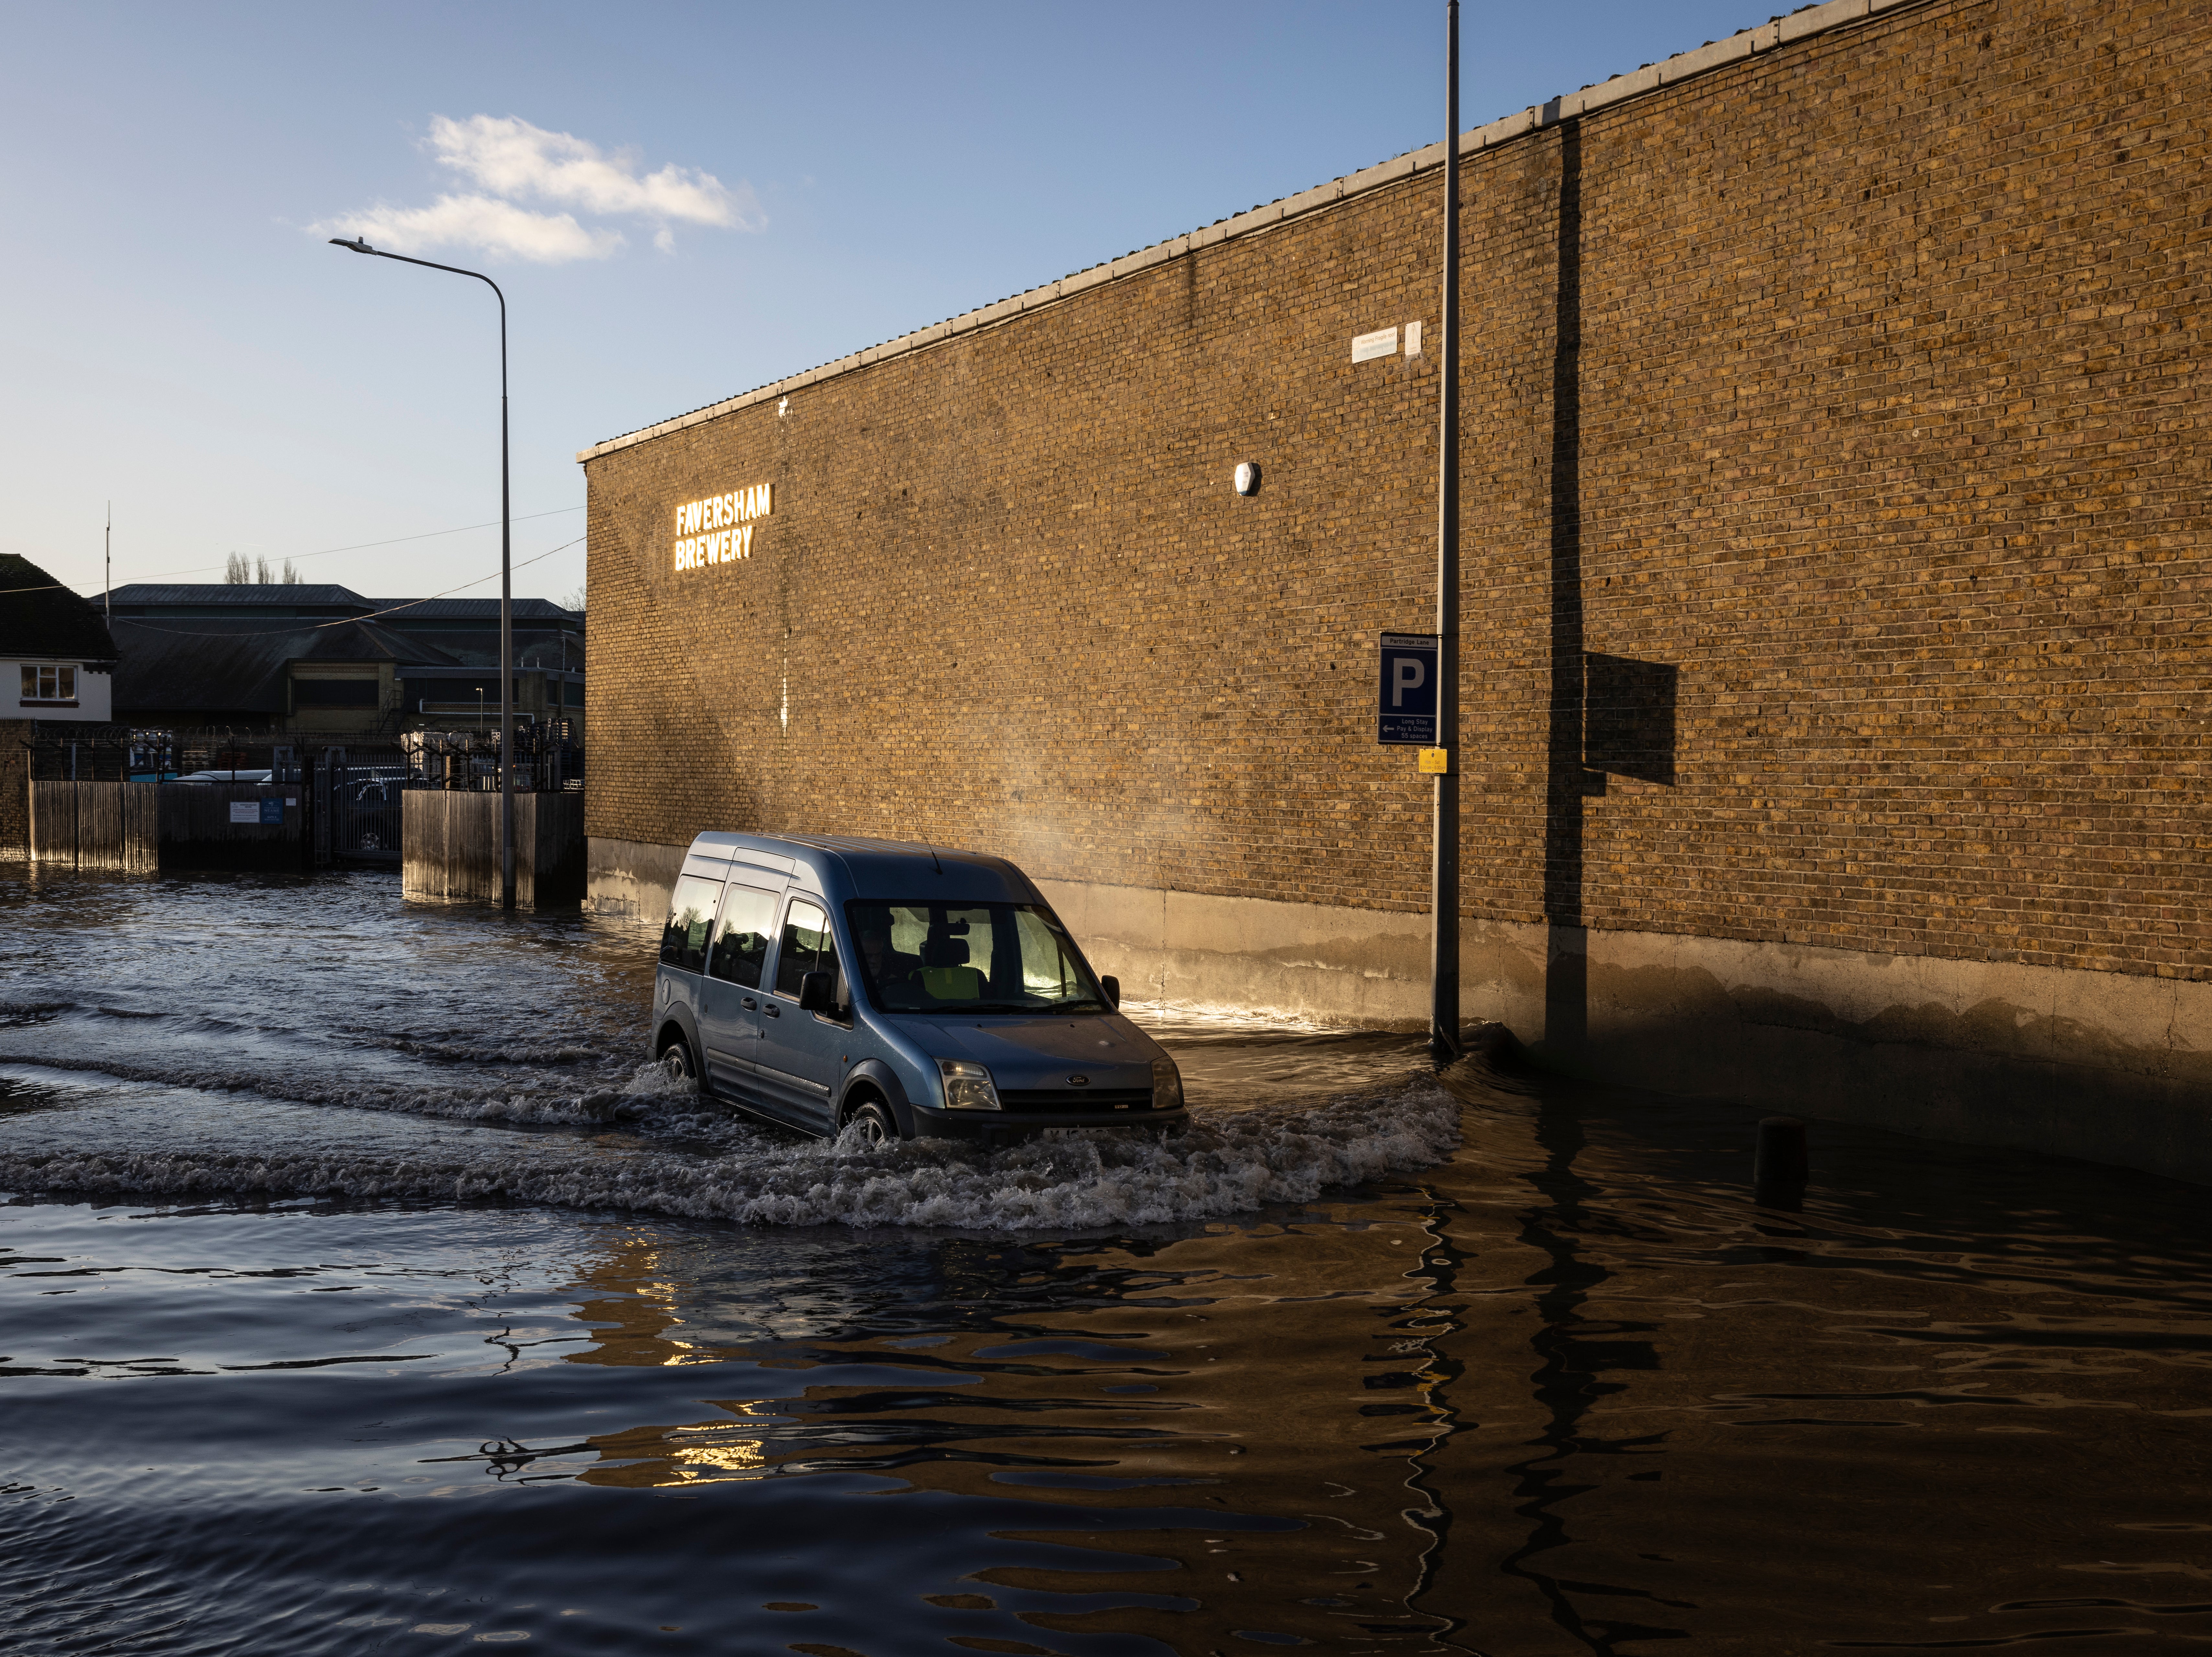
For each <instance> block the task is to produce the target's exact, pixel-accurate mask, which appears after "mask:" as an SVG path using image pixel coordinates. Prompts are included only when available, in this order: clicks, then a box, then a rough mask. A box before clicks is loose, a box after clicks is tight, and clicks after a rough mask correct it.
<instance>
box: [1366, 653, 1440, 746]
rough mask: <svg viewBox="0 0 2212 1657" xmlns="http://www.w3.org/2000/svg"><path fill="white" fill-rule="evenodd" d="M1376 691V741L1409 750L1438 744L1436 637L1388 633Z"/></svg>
mask: <svg viewBox="0 0 2212 1657" xmlns="http://www.w3.org/2000/svg"><path fill="white" fill-rule="evenodd" d="M1382 657H1383V673H1382V678H1381V681H1380V683H1378V684H1377V686H1376V701H1375V740H1376V742H1378V743H1395V744H1399V745H1401V746H1403V747H1407V748H1433V747H1435V746H1436V744H1437V635H1436V634H1433V633H1386V634H1383V651H1382Z"/></svg>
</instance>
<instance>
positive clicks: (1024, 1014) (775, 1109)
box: [653, 834, 1185, 1144]
mask: <svg viewBox="0 0 2212 1657" xmlns="http://www.w3.org/2000/svg"><path fill="white" fill-rule="evenodd" d="M1120 1006H1121V986H1119V985H1118V984H1116V983H1115V981H1114V980H1112V979H1111V978H1100V977H1098V976H1097V974H1094V973H1092V971H1091V966H1090V963H1089V962H1086V961H1085V960H1084V958H1083V952H1082V951H1081V950H1079V949H1078V948H1076V946H1075V940H1074V939H1073V938H1070V937H1069V936H1068V935H1067V929H1066V927H1064V926H1061V925H1060V919H1059V917H1058V916H1056V915H1054V913H1053V912H1052V907H1051V905H1049V904H1048V903H1047V902H1046V901H1045V900H1044V895H1043V894H1042V893H1041V892H1039V891H1038V890H1037V889H1036V887H1035V886H1033V885H1032V884H1030V879H1029V877H1028V876H1026V875H1024V874H1023V873H1022V871H1020V870H1019V869H1017V868H1016V867H1015V866H1014V865H1012V864H1011V863H1008V862H1007V861H1006V859H1003V858H994V857H981V856H978V855H976V854H975V853H969V852H952V851H946V850H945V849H943V848H942V847H928V846H908V845H902V844H900V843H898V842H896V841H882V840H857V839H847V838H844V837H842V836H832V835H725V834H707V835H700V836H699V837H698V839H696V840H695V841H692V842H691V847H690V851H689V852H687V853H685V855H684V871H683V873H682V875H681V876H680V877H678V880H677V883H676V889H675V892H674V894H673V895H672V897H671V901H670V904H669V914H668V925H667V927H666V929H665V932H663V933H662V935H661V942H660V965H659V970H658V971H657V972H656V973H655V974H654V977H653V1055H654V1057H655V1058H656V1059H659V1062H660V1063H661V1064H662V1065H664V1066H665V1068H666V1069H667V1071H668V1072H669V1074H670V1075H671V1077H677V1078H679V1079H682V1078H687V1077H688V1078H695V1079H696V1081H697V1083H698V1085H699V1090H700V1092H701V1093H702V1094H703V1095H706V1096H709V1097H712V1098H714V1099H719V1100H725V1101H727V1102H729V1103H731V1104H733V1105H736V1106H738V1107H739V1108H743V1109H744V1110H748V1111H751V1112H753V1113H755V1114H757V1115H761V1116H765V1117H768V1118H769V1119H771V1120H775V1121H778V1122H782V1123H785V1124H787V1125H788V1126H792V1127H795V1128H800V1129H803V1130H805V1132H809V1133H815V1134H820V1135H823V1136H829V1135H834V1134H836V1133H840V1132H843V1131H844V1130H845V1129H847V1128H848V1127H851V1128H854V1129H856V1130H857V1131H858V1132H860V1135H861V1136H862V1138H864V1139H866V1140H867V1141H868V1142H870V1143H872V1144H884V1143H888V1142H889V1141H890V1140H893V1139H900V1138H931V1137H935V1138H969V1139H982V1140H986V1141H989V1140H994V1139H998V1138H1015V1137H1018V1136H1021V1135H1024V1134H1030V1133H1037V1132H1043V1131H1044V1130H1045V1129H1048V1128H1065V1127H1084V1128H1094V1127H1114V1128H1119V1127H1130V1128H1140V1127H1141V1128H1152V1129H1167V1128H1173V1127H1176V1126H1181V1125H1182V1122H1183V1120H1185V1117H1184V1110H1183V1101H1182V1075H1181V1074H1180V1073H1179V1072H1178V1071H1176V1064H1175V1060H1174V1059H1170V1058H1169V1057H1168V1055H1167V1054H1166V1053H1164V1052H1163V1051H1162V1050H1161V1048H1160V1047H1159V1044H1158V1042H1156V1041H1153V1040H1152V1037H1150V1036H1149V1035H1146V1034H1145V1033H1144V1032H1143V1031H1142V1030H1140V1029H1138V1028H1137V1027H1136V1026H1135V1025H1134V1024H1133V1023H1130V1022H1129V1021H1128V1020H1127V1018H1125V1017H1122V1016H1121V1011H1120Z"/></svg>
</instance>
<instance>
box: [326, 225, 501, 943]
mask: <svg viewBox="0 0 2212 1657" xmlns="http://www.w3.org/2000/svg"><path fill="white" fill-rule="evenodd" d="M331 246H333V247H343V248H344V249H346V250H347V252H353V253H370V254H374V256H375V257H376V258H380V259H398V261H399V262H400V263H401V264H419V265H421V266H422V268H423V269H424V270H444V271H447V272H449V273H450V274H452V275H453V276H474V277H475V278H476V279H477V281H478V282H482V283H483V285H484V286H485V287H487V288H490V289H491V291H492V292H493V294H495V295H496V296H497V298H498V300H499V907H501V908H502V909H512V908H513V907H514V598H513V582H512V580H511V579H510V578H511V572H510V569H509V564H508V560H509V556H510V555H511V553H512V550H513V528H514V523H513V513H512V511H511V508H510V505H509V496H508V490H507V295H506V294H502V293H501V292H500V291H499V284H498V283H497V282H494V281H493V280H492V279H491V278H490V277H489V276H486V275H484V273H483V271H481V270H462V269H461V267H460V266H459V265H458V264H434V263H433V262H432V261H430V260H428V259H410V258H408V257H407V255H406V254H404V253H387V252H385V251H384V250H383V249H382V248H380V247H371V246H369V245H368V243H367V242H366V241H364V240H361V239H360V238H359V237H356V238H355V239H354V240H351V241H347V240H344V239H343V237H339V236H332V237H331ZM477 695H478V698H479V701H481V698H482V695H483V693H482V692H481V691H479V692H478V693H477ZM477 719H478V721H479V722H480V723H481V721H482V719H483V714H482V713H478V714H477Z"/></svg>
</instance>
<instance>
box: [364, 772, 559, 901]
mask: <svg viewBox="0 0 2212 1657" xmlns="http://www.w3.org/2000/svg"><path fill="white" fill-rule="evenodd" d="M499 800H500V797H499V796H498V795H497V794H491V793H477V792H467V791H459V790H455V791H447V790H445V789H440V788H410V789H409V790H408V791H407V795H406V806H405V814H406V815H405V820H404V823H403V825H402V827H401V829H400V840H399V845H400V877H399V880H400V890H401V892H402V893H403V894H404V895H406V896H408V897H410V898H417V899H422V900H424V901H430V902H439V903H496V902H498V901H499ZM585 870H586V855H585V841H584V797H583V795H582V794H580V793H577V792H573V791H572V792H562V793H557V794H555V793H544V794H517V795H516V796H515V797H514V901H515V904H516V906H517V907H520V908H525V909H550V908H555V907H564V906H566V905H568V904H571V903H580V902H582V901H583V898H584V879H585Z"/></svg>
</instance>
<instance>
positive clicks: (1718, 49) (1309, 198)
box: [576, 0, 1933, 463]
mask: <svg viewBox="0 0 2212 1657" xmlns="http://www.w3.org/2000/svg"><path fill="white" fill-rule="evenodd" d="M1929 3H1933V0H1829V3H1827V4H1826V5H1816V6H1805V7H1802V8H1801V9H1798V10H1796V11H1794V12H1792V13H1790V15H1788V16H1786V17H1777V18H1774V19H1771V21H1767V22H1765V23H1761V24H1760V25H1759V27H1756V28H1748V29H1745V30H1743V31H1741V33H1735V34H1731V35H1729V37H1728V38H1727V39H1724V40H1711V41H1708V42H1706V44H1705V45H1704V46H1699V47H1698V48H1697V50H1695V51H1694V52H1677V53H1676V54H1675V55H1674V57H1672V58H1667V59H1665V60H1664V61H1662V62H1660V63H1656V64H1645V65H1644V67H1643V68H1641V69H1639V70H1636V71H1635V72H1634V73H1633V74H1629V75H1616V76H1613V78H1612V79H1611V80H1609V81H1601V82H1599V83H1598V84H1597V85H1595V86H1589V87H1584V88H1583V89H1582V90H1581V91H1579V92H1574V93H1567V94H1562V95H1561V96H1559V97H1557V98H1553V99H1551V100H1548V101H1547V102H1545V103H1541V104H1532V105H1530V106H1528V108H1526V109H1522V110H1516V111H1515V112H1513V113H1512V114H1510V115H1505V116H1501V117H1499V118H1498V119H1497V120H1494V121H1492V122H1491V123H1489V124H1487V125H1485V126H1479V127H1476V128H1475V129H1474V130H1472V131H1470V132H1465V133H1462V134H1461V135H1460V141H1459V148H1460V153H1461V154H1462V155H1479V154H1480V153H1481V152H1482V151H1484V150H1486V149H1495V148H1496V147H1498V145H1499V144H1503V143H1510V142H1511V141H1512V140H1514V139H1516V138H1519V137H1524V136H1526V135H1527V134H1528V133H1531V132H1535V131H1540V130H1542V129H1543V128H1545V127H1547V126H1553V125H1556V124H1558V123H1559V122H1561V121H1565V120H1571V119H1573V118H1576V117H1577V116H1582V115H1588V114H1589V113H1591V112H1593V111H1595V110H1600V109H1604V108H1607V107H1608V106H1612V105H1614V104H1618V103H1623V102H1626V100H1629V99H1632V98H1638V97H1641V96H1643V95H1644V94H1646V93H1650V92H1656V91H1657V90H1659V89H1660V88H1663V87H1673V86H1677V85H1680V83H1681V82H1684V81H1686V80H1689V79H1690V78H1691V77H1692V76H1699V75H1704V74H1706V73H1709V72H1710V71H1711V70H1717V69H1723V68H1725V67H1727V66H1728V65H1729V64H1735V63H1741V62H1742V61H1743V60H1744V59H1745V58H1754V57H1757V56H1758V55H1759V53H1761V52H1771V51H1773V50H1774V49H1775V48H1777V47H1778V46H1789V45H1791V44H1793V43H1794V42H1796V41H1799V40H1803V39H1809V38H1810V37H1811V36H1813V35H1815V34H1823V33H1826V32H1827V31H1829V30H1831V29H1835V28H1841V27H1845V26H1847V25H1849V24H1851V23H1856V22H1858V21H1862V20H1863V19H1865V18H1868V17H1871V16H1875V15H1878V14H1880V13H1882V12H1887V11H1895V10H1899V9H1902V8H1904V7H1906V6H1916V5H1926V4H1929ZM1443 159H1444V147H1443V144H1442V143H1433V144H1429V145H1427V146H1425V148H1423V149H1414V150H1409V151H1407V153H1406V154H1405V155H1396V156H1393V157H1392V158H1391V159H1390V160H1389V161H1383V162H1381V163H1379V164H1377V165H1376V166H1374V167H1366V168H1364V169H1362V170H1361V171H1359V172H1358V173H1346V175H1345V176H1344V177H1343V178H1340V179H1331V180H1330V181H1329V182H1328V183H1327V184H1323V185H1316V186H1314V188H1312V189H1310V190H1306V191H1300V192H1299V193H1298V194H1297V195H1295V196H1286V197H1284V198H1283V199H1281V200H1280V201H1275V202H1270V203H1267V205H1265V206H1262V207H1255V208H1254V209H1251V210H1250V211H1249V212H1246V213H1239V214H1237V215H1234V216H1232V217H1230V218H1225V219H1222V220H1220V221H1218V222H1216V223H1213V224H1210V225H1207V226H1206V227H1204V228H1201V229H1197V230H1192V231H1188V232H1186V233H1185V234H1182V235H1180V236H1175V237H1171V238H1170V239H1169V240H1166V241H1162V242H1155V243H1154V244H1153V245H1152V246H1150V247H1143V248H1139V249H1137V250H1135V251H1134V252H1128V253H1125V254H1123V255H1122V256H1121V258H1116V259H1108V260H1105V261H1103V262H1102V263H1100V264H1094V265H1092V266H1091V268H1090V269H1089V270H1078V271H1076V272H1074V273H1073V275H1070V276H1062V277H1060V279H1059V280H1058V281H1057V282H1046V283H1045V284H1043V285H1042V287H1038V288H1030V289H1029V290H1028V291H1027V292H1025V293H1020V294H1012V295H1010V296H1008V297H1007V298H1006V299H1002V300H997V301H996V302H994V303H993V304H990V305H986V306H982V307H978V308H977V309H975V310H973V311H967V312H963V313H961V314H960V315H959V316H957V317H950V318H947V319H945V321H943V322H939V323H934V324H932V325H930V326H929V327H927V328H921V329H917V330H915V331H914V332H912V333H909V334H902V335H900V336H899V337H897V338H896V339H891V340H886V341H884V343H881V344H879V345H872V346H869V347H868V348H867V349H865V350H861V351H855V352H854V353H853V354H851V355H848V356H842V357H839V358H838V359H837V360H836V361H834V362H828V363H824V364H823V365H822V366H821V367H815V368H808V369H805V370H804V371H803V372H801V373H796V374H792V375H789V376H787V377H786V378H785V379H779V380H775V381H773V382H771V383H770V384H769V385H761V386H757V387H755V388H754V389H753V390H751V391H744V392H740V393H739V394H738V396H736V397H732V398H725V399H724V400H723V401H721V402H720V403H711V404H708V405H707V406H706V407H704V408H700V409H694V410H691V411H690V413H689V414H684V415H678V416H676V417H675V418H673V419H671V420H664V421H661V422H659V423H658V424H656V425H652V426H646V427H642V428H640V429H638V430H636V431H634V432H627V433H625V434H623V435H622V436H620V437H611V438H609V439H608V440H606V441H605V442H604V443H595V444H593V445H592V446H591V447H590V448H588V449H581V450H579V451H578V452H577V454H576V458H577V460H578V462H579V463H581V462H584V461H587V460H596V459H598V458H599V457H600V456H601V455H606V454H612V453H613V452H615V451H617V449H626V448H629V447H630V446H632V445H633V444H637V443H642V442H644V441H646V440H647V439H649V438H655V437H665V436H666V435H668V434H670V433H671V432H679V431H683V430H684V429H686V428H689V427H692V426H697V425H701V424H703V423H704V422H707V421H709V420H715V419H719V418H720V417H721V416H724V415H726V414H734V413H736V412H737V411H738V410H740V409H746V408H750V407H752V406H753V405H755V404H760V403H766V402H769V401H771V400H773V399H775V398H780V397H787V396H788V395H790V394H791V393H792V392H793V391H800V390H803V389H805V387H806V386H809V385H818V384H820V383H821V382H822V381H823V380H825V379H831V378H833V377H835V376H836V375H838V374H842V373H849V372H850V371H852V370H853V369H855V368H864V367H872V365H874V364H876V363H878V362H884V361H890V359H891V358H893V357H898V356H904V355H908V354H909V353H911V352H914V351H919V350H922V349H927V347H929V346H932V345H937V344H941V343H943V342H945V340H948V339H951V338H953V337H956V336H958V335H961V334H966V333H972V332H974V331H976V330H977V329H981V328H988V327H992V326H994V325H997V324H999V323H1001V322H1006V321H1008V320H1011V319H1013V318H1015V317H1018V316H1021V315H1024V313H1028V312H1030V311H1033V310H1036V308H1037V307H1040V306H1044V305H1050V304H1053V303H1055V302H1057V301H1058V300H1063V299H1067V298H1071V297H1073V295H1075V294H1079V293H1083V292H1085V291H1086V290H1087V289H1089V288H1096V287H1098V286H1100V285H1101V284H1103V283H1105V282H1115V281H1118V280H1120V279H1121V277H1124V276H1135V275H1136V274H1138V273H1139V272H1140V271H1144V270H1151V269H1152V268H1153V267H1154V266H1155V265H1159V264H1166V263H1167V262H1168V261H1169V260H1170V259H1176V258H1182V256H1183V255H1184V254H1186V253H1190V252H1196V251H1197V250H1198V249H1200V248H1204V247H1212V246H1218V245H1219V244H1220V243H1222V242H1225V241H1227V240H1231V238H1233V237H1237V236H1246V235H1251V234H1255V232H1258V231H1261V230H1267V229H1271V228H1273V227H1274V226H1276V225H1278V224H1280V223H1282V222H1284V221H1285V220H1287V219H1291V218H1296V217H1299V216H1301V215H1304V214H1306V213H1310V212H1312V211H1314V210H1315V209H1319V208H1322V207H1328V206H1330V205H1332V204H1334V203H1337V202H1340V201H1344V200H1346V199H1347V198H1349V197H1353V196H1358V195H1364V194H1366V193H1367V192H1368V191H1372V190H1379V189H1381V188H1383V186H1384V185H1391V184H1395V183H1396V182H1397V181H1398V180H1399V179H1404V178H1409V177H1411V176H1412V175H1413V174H1414V173H1425V172H1427V171H1429V170H1430V169H1431V168H1433V167H1440V166H1442V165H1443Z"/></svg>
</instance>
